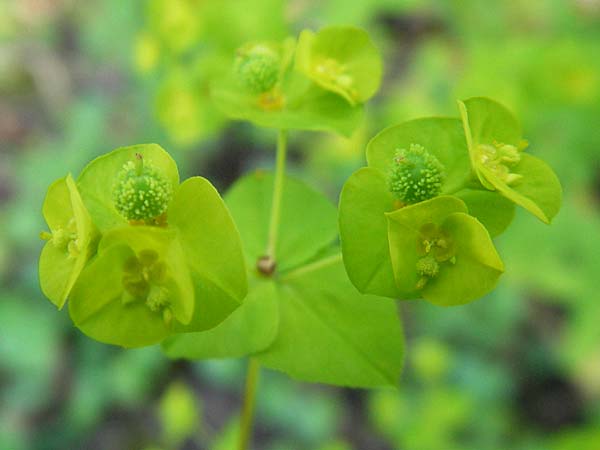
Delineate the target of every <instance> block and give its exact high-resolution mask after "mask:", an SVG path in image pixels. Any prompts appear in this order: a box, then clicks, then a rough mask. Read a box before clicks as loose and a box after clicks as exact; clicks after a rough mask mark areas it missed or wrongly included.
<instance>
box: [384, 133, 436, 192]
mask: <svg viewBox="0 0 600 450" xmlns="http://www.w3.org/2000/svg"><path fill="white" fill-rule="evenodd" d="M443 181H444V167H443V166H442V164H441V163H440V162H439V161H438V159H437V158H436V157H435V156H433V155H432V154H431V153H429V152H428V151H427V150H425V148H424V147H422V146H421V145H417V144H411V145H410V148H409V149H402V150H398V151H397V153H396V156H395V158H394V160H393V162H392V169H391V174H390V181H389V185H390V191H391V192H392V193H393V194H394V195H395V196H396V197H397V198H398V199H399V200H401V201H402V202H404V203H406V204H412V203H418V202H422V201H425V200H429V199H430V198H433V197H435V196H437V195H438V194H439V193H440V191H441V189H442V183H443Z"/></svg>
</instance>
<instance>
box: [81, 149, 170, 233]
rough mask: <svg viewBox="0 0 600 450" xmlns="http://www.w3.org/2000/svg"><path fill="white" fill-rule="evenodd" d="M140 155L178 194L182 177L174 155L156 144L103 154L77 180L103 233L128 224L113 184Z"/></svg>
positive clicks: (83, 196) (91, 213) (95, 222)
mask: <svg viewBox="0 0 600 450" xmlns="http://www.w3.org/2000/svg"><path fill="white" fill-rule="evenodd" d="M137 153H139V154H141V155H142V156H143V158H144V164H146V165H149V166H152V167H154V168H155V169H156V170H158V171H160V172H161V173H162V174H163V175H164V176H165V177H166V179H167V180H169V181H170V183H171V185H172V192H174V193H175V192H176V191H177V186H178V185H179V174H178V172H177V165H176V164H175V161H173V159H172V158H171V156H170V155H169V154H168V153H167V152H166V151H164V150H163V149H162V148H161V147H160V146H159V145H156V144H140V145H133V146H131V147H122V148H118V149H116V150H113V151H112V152H110V153H107V154H105V155H102V156H100V157H98V158H96V159H94V160H93V161H92V162H90V163H89V164H88V165H87V166H86V167H85V168H84V169H83V171H82V172H81V174H80V175H79V178H78V179H77V186H78V187H79V190H80V192H81V197H82V198H83V202H84V204H85V205H86V206H87V208H88V210H89V212H90V215H91V217H92V220H93V222H94V224H95V225H96V226H97V227H98V229H99V230H100V231H101V232H104V231H106V230H108V229H110V228H112V227H115V226H117V225H123V224H125V223H127V221H126V220H125V219H124V218H123V217H122V216H121V215H120V214H119V212H118V211H117V209H116V208H115V205H114V201H113V185H114V183H115V180H116V178H117V175H118V173H119V172H120V171H121V169H122V168H123V165H124V164H125V163H127V162H128V161H133V160H134V159H135V155H136V154H137Z"/></svg>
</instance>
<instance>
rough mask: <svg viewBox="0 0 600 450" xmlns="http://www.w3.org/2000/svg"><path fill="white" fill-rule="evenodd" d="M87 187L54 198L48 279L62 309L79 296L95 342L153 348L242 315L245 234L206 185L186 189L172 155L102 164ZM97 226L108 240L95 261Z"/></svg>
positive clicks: (60, 187) (149, 152) (149, 151)
mask: <svg viewBox="0 0 600 450" xmlns="http://www.w3.org/2000/svg"><path fill="white" fill-rule="evenodd" d="M142 158H143V159H142ZM79 188H80V192H81V197H79V194H78V191H77V187H76V186H75V183H74V182H73V180H72V179H71V178H70V176H69V177H67V178H66V179H65V180H59V181H58V182H56V183H55V184H53V185H52V186H51V188H50V190H49V193H48V197H47V199H46V202H45V204H44V215H45V217H46V220H47V221H48V224H49V226H50V229H51V232H50V233H43V237H44V238H46V239H48V240H49V241H50V242H49V243H48V244H46V247H45V248H44V251H43V252H42V256H41V258H40V280H41V283H42V288H43V290H44V292H45V293H46V294H47V295H48V296H49V297H50V299H51V300H52V301H53V302H54V303H56V304H57V305H58V306H62V305H63V304H64V302H65V299H66V297H67V295H69V311H70V314H71V317H72V319H73V321H74V323H75V324H76V325H77V326H78V327H79V328H80V329H81V330H82V331H83V332H84V333H85V334H87V335H89V336H91V337H93V338H94V339H97V340H99V341H101V342H106V343H111V344H115V345H121V346H125V347H138V346H143V345H150V344H154V343H157V342H160V341H161V340H162V339H164V338H165V337H166V336H168V335H170V334H172V333H184V332H190V331H202V330H206V329H209V328H212V327H214V326H216V325H218V324H219V323H220V322H222V321H223V320H224V319H225V318H226V317H227V316H228V315H229V314H231V312H233V311H234V310H235V309H236V308H237V307H239V306H240V304H241V302H242V300H243V299H244V297H245V296H246V292H247V278H246V268H245V262H244V258H243V254H242V248H241V242H240V237H239V233H238V231H237V228H236V227H235V224H234V223H233V220H232V219H231V216H230V214H229V212H228V211H227V209H226V207H225V204H224V203H223V200H222V199H221V197H220V196H219V194H218V192H217V191H216V190H215V188H214V187H213V186H212V185H211V184H210V183H209V182H208V181H207V180H206V179H204V178H200V177H193V178H190V179H188V180H186V181H185V182H184V183H182V184H181V185H179V180H178V175H177V167H176V166H175V163H174V162H173V160H172V159H171V157H170V156H169V155H168V154H167V153H166V152H165V151H164V150H162V149H161V148H160V147H159V146H157V145H138V146H133V147H125V148H121V149H117V150H115V151H112V152H110V153H108V154H106V155H103V156H101V157H99V158H97V159H96V160H94V161H92V162H91V163H90V164H89V165H88V166H87V167H86V168H85V169H84V171H83V172H82V174H81V175H80V177H79ZM69 202H70V203H69ZM65 205H68V206H69V207H68V208H66V207H65ZM84 205H85V206H84ZM86 207H87V210H86ZM87 211H89V214H88V212H87ZM124 216H125V217H124ZM92 223H93V224H94V225H97V228H98V229H100V230H101V231H102V239H101V240H100V243H99V244H98V246H97V247H98V248H97V254H96V255H95V257H93V258H91V256H92V255H93V253H95V251H96V246H95V245H94V246H92V245H91V244H90V243H91V242H95V239H94V240H92V238H93V237H95V235H96V234H95V233H94V234H93V235H91V231H90V230H92V229H95V228H94V226H93V225H92ZM88 260H89V262H88ZM86 264H87V265H86ZM71 288H72V289H71ZM69 291H70V294H69Z"/></svg>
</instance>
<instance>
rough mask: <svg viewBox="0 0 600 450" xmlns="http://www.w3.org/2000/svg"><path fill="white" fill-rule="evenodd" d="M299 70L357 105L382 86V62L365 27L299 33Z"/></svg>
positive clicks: (297, 56) (334, 28)
mask: <svg viewBox="0 0 600 450" xmlns="http://www.w3.org/2000/svg"><path fill="white" fill-rule="evenodd" d="M296 69H297V70H299V71H300V72H302V73H303V74H304V75H306V76H307V77H309V78H310V79H312V80H313V81H314V82H315V83H317V84H318V85H320V86H321V87H323V88H324V89H327V90H329V91H331V92H335V93H336V94H338V95H341V96H342V97H344V98H345V99H346V100H347V101H348V102H349V103H350V104H353V105H354V104H357V103H363V102H365V101H367V100H368V99H369V98H371V97H372V96H373V95H375V93H376V92H377V90H378V89H379V85H380V83H381V75H382V62H381V55H380V54H379V51H378V50H377V48H376V47H375V45H374V44H373V42H372V41H371V39H370V38H369V35H368V33H367V32H366V31H365V30H363V29H361V28H356V27H341V26H334V27H327V28H323V29H321V30H319V31H318V32H317V33H314V32H313V31H310V30H304V31H302V33H300V38H299V41H298V49H297V54H296Z"/></svg>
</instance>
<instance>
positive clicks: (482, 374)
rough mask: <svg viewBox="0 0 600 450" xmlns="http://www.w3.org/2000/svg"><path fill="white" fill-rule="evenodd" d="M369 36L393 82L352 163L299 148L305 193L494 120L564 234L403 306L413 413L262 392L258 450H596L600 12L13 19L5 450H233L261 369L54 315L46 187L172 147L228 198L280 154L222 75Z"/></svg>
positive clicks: (326, 390) (226, 11)
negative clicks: (108, 339)
mask: <svg viewBox="0 0 600 450" xmlns="http://www.w3.org/2000/svg"><path fill="white" fill-rule="evenodd" d="M328 24H355V25H361V26H364V27H365V28H367V29H368V30H369V32H370V33H371V35H372V36H373V38H374V40H375V41H376V42H377V44H378V46H379V47H380V48H381V50H382V52H383V54H384V61H385V68H386V73H385V80H384V83H383V86H382V88H381V91H380V93H379V94H378V96H377V97H376V98H375V99H374V100H373V101H372V102H371V103H370V104H369V105H368V108H367V110H368V111H367V112H368V115H367V120H366V121H365V123H364V125H363V126H362V127H361V129H359V130H358V131H357V132H356V133H355V134H354V136H353V137H352V138H351V139H345V138H340V137H336V136H333V135H331V134H325V133H308V132H294V133H292V135H291V163H290V166H291V170H292V171H293V172H294V173H295V174H296V175H297V176H300V177H302V178H304V179H305V180H307V181H308V182H310V183H311V184H313V185H314V186H315V187H317V188H319V189H321V190H322V191H324V192H326V193H327V194H328V195H329V196H330V197H331V199H332V201H337V195H338V193H339V190H340V187H341V185H342V183H343V181H344V179H345V178H346V177H348V175H349V174H350V173H352V171H354V170H355V169H356V168H358V167H359V166H361V165H363V164H364V148H365V144H366V142H367V141H368V139H369V138H370V137H371V136H373V135H374V134H375V133H376V132H377V131H379V130H380V129H382V128H384V127H386V126H389V125H392V124H395V123H398V122H401V121H403V120H406V119H411V118H415V117H419V116H424V115H448V114H450V115H457V108H456V103H455V100H456V99H459V98H466V97H469V96H473V95H484V96H489V97H492V98H494V99H496V100H498V101H500V102H502V103H505V104H506V105H507V106H509V107H510V108H511V109H512V110H514V111H515V113H516V114H517V115H518V116H519V117H520V118H521V119H522V122H523V126H524V130H525V137H526V138H527V139H528V140H529V142H530V151H531V152H532V153H534V154H536V155H539V156H540V157H542V158H543V159H545V160H547V161H548V162H549V163H550V164H551V165H552V167H553V168H554V169H555V171H556V172H557V173H558V174H559V177H560V179H561V181H562V183H563V186H564V190H565V199H564V206H563V209H562V211H561V212H560V214H559V216H558V217H557V218H556V220H555V223H553V225H552V226H550V227H548V226H545V225H543V224H542V223H540V222H538V221H536V219H534V218H533V217H532V216H530V215H527V214H526V213H525V212H523V211H519V212H518V215H517V218H516V220H515V223H514V224H513V226H512V227H511V228H510V229H509V231H508V232H507V233H506V234H505V235H504V236H502V238H501V239H500V240H499V242H498V246H499V248H500V251H501V254H502V256H503V258H504V260H505V262H506V267H507V272H506V274H505V275H504V276H503V278H502V279H501V282H500V284H499V286H498V288H497V289H496V291H495V292H493V293H492V294H490V295H489V296H487V297H486V298H484V299H482V300H480V301H477V302H475V303H473V304H470V305H467V306H463V307H456V308H452V309H443V308H439V307H434V306H430V305H428V304H427V303H425V302H409V303H404V304H403V305H402V311H403V314H404V315H403V319H404V323H405V328H406V335H407V340H408V352H407V358H406V368H405V371H404V374H403V376H402V381H401V385H400V389H399V391H393V390H380V391H377V390H374V391H362V390H360V391H359V390H349V389H339V388H333V387H328V386H320V385H308V384H302V383H297V382H293V381H291V380H289V379H288V378H287V377H285V376H284V375H282V374H279V373H275V372H271V371H264V373H263V375H264V376H263V378H262V380H261V385H260V392H259V396H258V411H257V424H256V433H255V448H256V449H261V450H453V449H466V450H470V449H474V450H488V449H489V450H492V449H493V450H513V449H514V450H598V449H600V403H599V401H598V400H599V398H600V294H598V283H599V281H598V276H599V274H600V0H511V1H506V2H490V1H487V0H447V1H442V0H438V1H435V0H429V1H427V0H406V1H398V0H377V1H375V0H344V1H342V0H328V1H326V0H322V1H309V0H290V1H283V0H256V1H240V0H144V1H141V0H140V1H122V0H88V1H85V2H83V1H79V2H77V1H74V0H0V224H1V226H0V281H1V288H0V450H28V449H35V450H51V449H86V450H88V449H89V450H96V449H98V450H100V449H102V450H104V449H111V450H138V449H139V450H172V449H186V450H193V449H211V450H231V449H233V448H234V444H233V443H232V439H233V437H234V436H233V434H234V432H235V429H234V427H235V425H234V424H235V420H236V414H237V411H238V408H239V406H240V391H241V389H242V385H243V377H244V370H245V369H244V364H245V361H206V362H199V363H189V362H181V361H169V360H167V359H166V358H165V357H163V356H162V355H161V353H160V350H159V349H158V348H154V347H153V348H145V349H140V350H130V351H123V350H119V349H117V348H113V347H109V346H105V345H102V344H99V343H96V342H94V341H92V340H90V339H88V338H86V337H84V336H83V335H82V334H81V333H80V332H79V331H77V330H76V329H75V328H74V327H73V326H72V324H71V323H70V320H69V318H68V314H67V313H66V311H63V312H57V311H56V310H55V308H54V307H53V306H52V305H51V304H50V303H49V302H48V301H46V300H45V299H44V297H43V296H42V294H41V292H40V290H39V286H38V280H37V257H38V254H39V252H40V249H41V247H42V242H41V241H40V240H39V239H38V233H39V231H41V230H42V229H43V228H44V223H43V219H42V215H41V204H42V201H43V198H44V195H45V192H46V189H47V187H48V185H49V183H50V182H51V181H53V180H54V179H56V178H58V177H60V176H63V175H64V174H65V173H66V172H67V171H71V172H72V173H73V174H75V175H76V174H77V173H78V171H79V170H80V169H81V168H82V167H83V165H84V164H85V163H87V162H88V161H89V160H90V159H92V158H93V157H95V156H97V155H99V154H101V153H105V152H107V151H109V150H111V149H113V148H116V147H119V146H123V145H130V144H134V143H142V142H157V143H159V144H161V145H162V146H163V147H164V148H166V149H167V150H169V151H170V152H171V153H172V154H173V155H174V157H175V159H176V160H177V162H178V164H179V167H180V169H181V172H182V176H183V177H187V176H189V175H192V174H201V175H203V176H206V177H208V178H210V179H211V180H212V181H213V182H214V183H215V184H216V185H217V186H218V188H219V189H220V190H221V191H222V192H224V191H225V190H226V189H227V187H228V186H229V185H230V184H231V183H232V182H233V181H234V180H235V179H236V178H237V177H239V176H240V175H241V174H243V173H244V172H246V171H248V170H250V169H252V168H254V167H257V166H261V167H269V166H271V165H272V160H273V156H274V155H273V148H274V140H275V133H274V132H273V131H268V130H267V131H265V130H259V129H256V128H254V127H252V126H250V125H248V124H243V123H233V122H230V121H227V120H226V119H225V118H224V117H222V116H221V115H220V114H219V113H218V112H217V111H215V110H214V109H213V107H212V105H211V103H210V99H209V97H208V80H209V79H210V76H211V73H212V71H213V70H214V69H215V68H217V67H219V64H223V60H224V59H226V58H227V56H228V55H230V54H231V53H232V52H233V51H234V49H235V48H236V47H237V46H239V45H240V44H241V43H243V42H245V41H248V40H257V39H279V38H281V37H283V36H286V35H287V34H294V35H295V34H297V33H298V32H299V30H301V29H302V28H305V27H311V28H318V27H320V26H323V25H328Z"/></svg>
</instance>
